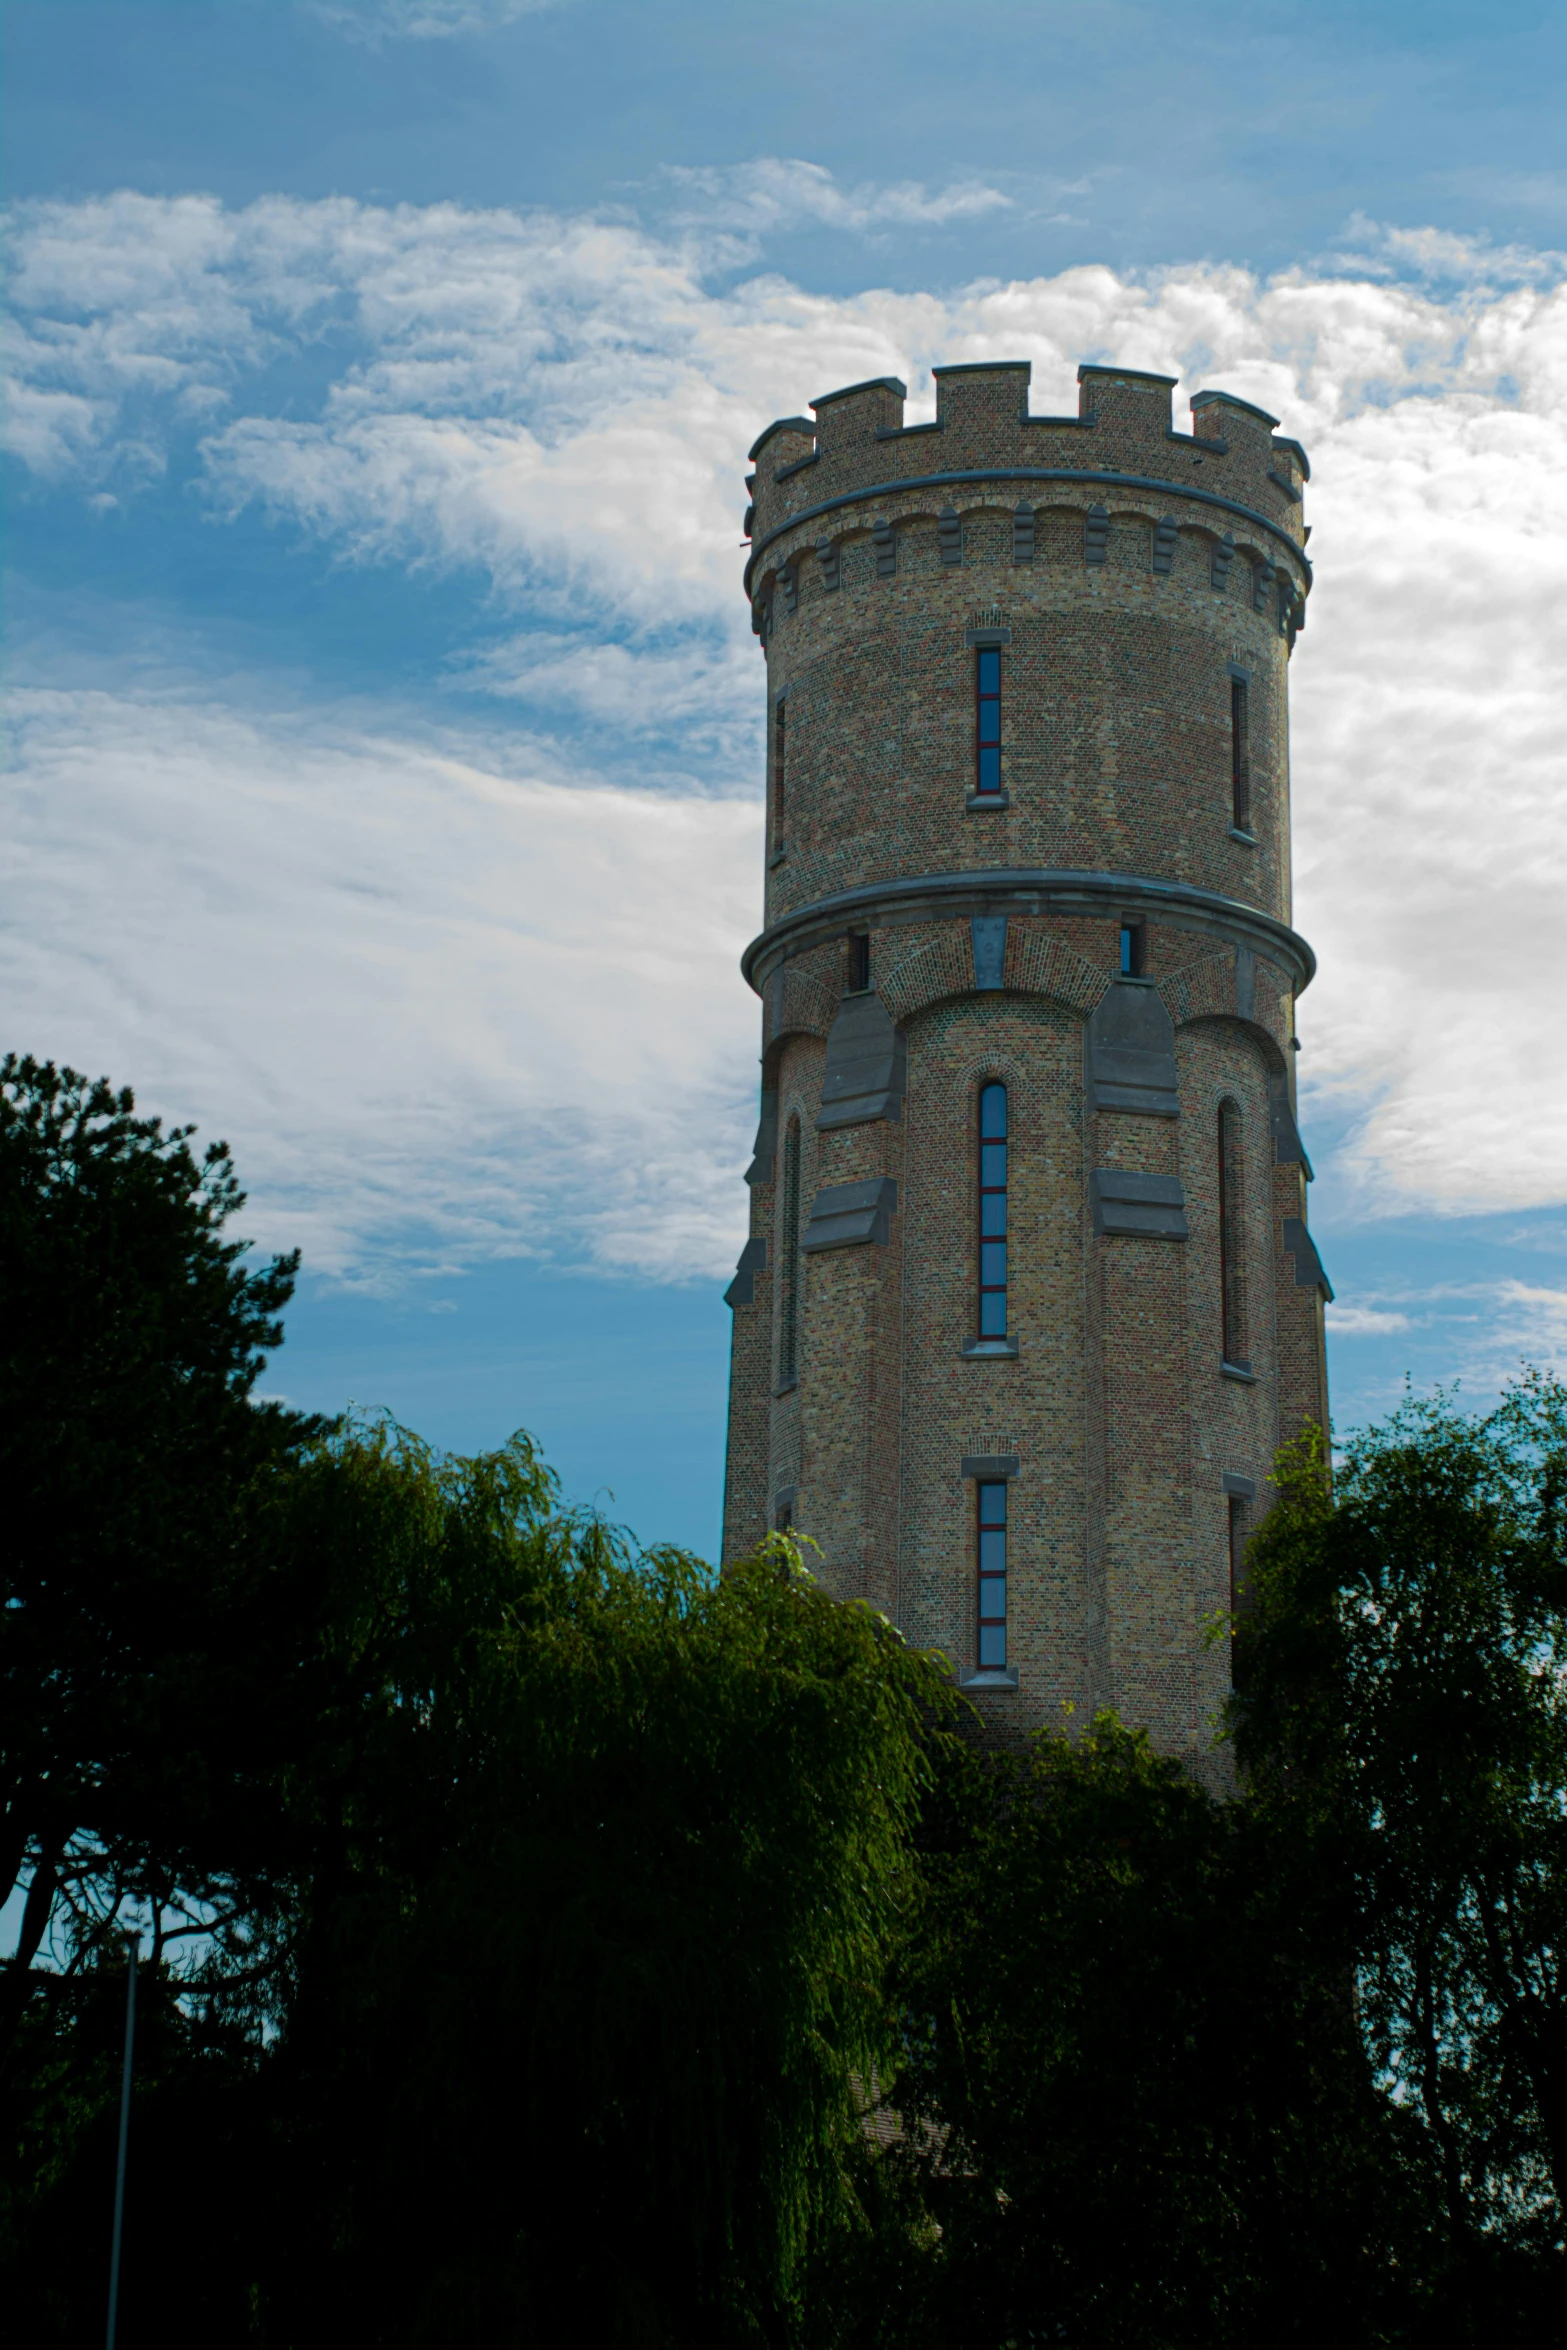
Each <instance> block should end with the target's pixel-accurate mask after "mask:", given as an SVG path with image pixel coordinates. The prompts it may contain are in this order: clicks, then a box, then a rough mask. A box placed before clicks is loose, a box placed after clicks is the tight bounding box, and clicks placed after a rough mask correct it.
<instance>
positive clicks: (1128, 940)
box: [1121, 930, 1132, 979]
mask: <svg viewBox="0 0 1567 2350" xmlns="http://www.w3.org/2000/svg"><path fill="white" fill-rule="evenodd" d="M1131 971H1132V934H1131V932H1130V931H1129V930H1123V931H1122V933H1121V977H1122V978H1123V979H1128V978H1130V977H1131Z"/></svg>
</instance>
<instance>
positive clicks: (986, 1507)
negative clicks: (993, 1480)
mask: <svg viewBox="0 0 1567 2350" xmlns="http://www.w3.org/2000/svg"><path fill="white" fill-rule="evenodd" d="M1006 1518H1007V1489H1006V1487H1005V1486H1004V1485H982V1486H981V1487H980V1489H979V1521H980V1524H981V1525H982V1526H1004V1525H1005V1524H1006Z"/></svg>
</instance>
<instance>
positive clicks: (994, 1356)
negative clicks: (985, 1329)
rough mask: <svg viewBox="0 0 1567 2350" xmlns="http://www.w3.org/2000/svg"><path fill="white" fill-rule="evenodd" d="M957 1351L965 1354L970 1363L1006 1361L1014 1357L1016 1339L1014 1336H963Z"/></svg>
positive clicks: (1015, 1353)
mask: <svg viewBox="0 0 1567 2350" xmlns="http://www.w3.org/2000/svg"><path fill="white" fill-rule="evenodd" d="M958 1352H959V1354H960V1355H964V1356H966V1357H967V1359H968V1361H969V1362H971V1363H974V1362H981V1363H982V1362H987V1361H996V1362H1007V1361H1011V1360H1015V1358H1016V1355H1017V1340H1016V1339H1015V1338H965V1339H964V1341H963V1344H962V1345H961V1346H960V1347H959V1349H958Z"/></svg>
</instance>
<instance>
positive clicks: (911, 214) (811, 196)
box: [661, 155, 1012, 235]
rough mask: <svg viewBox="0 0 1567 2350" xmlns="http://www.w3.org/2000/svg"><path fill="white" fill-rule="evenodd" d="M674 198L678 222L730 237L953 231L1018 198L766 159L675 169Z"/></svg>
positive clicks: (965, 184) (670, 170)
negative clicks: (806, 230) (799, 231)
mask: <svg viewBox="0 0 1567 2350" xmlns="http://www.w3.org/2000/svg"><path fill="white" fill-rule="evenodd" d="M661 177H662V180H663V182H664V185H665V186H666V187H667V189H668V190H669V191H670V192H671V194H672V195H673V196H674V198H675V201H674V203H673V204H672V205H671V207H670V215H671V218H672V219H673V220H674V221H675V222H676V223H681V222H688V223H695V222H701V223H703V224H708V225H712V226H716V227H718V228H720V229H722V230H725V231H727V232H730V233H741V232H744V231H746V230H750V231H754V232H763V231H767V230H773V229H780V228H798V227H801V226H804V225H806V224H810V225H812V226H817V227H821V228H834V229H845V230H848V231H850V232H851V233H854V234H859V235H865V234H867V233H870V232H873V231H875V230H878V229H893V228H947V227H950V226H951V225H952V223H953V222H954V221H964V220H976V219H980V218H982V217H983V216H984V215H985V214H986V213H990V212H1001V211H1008V210H1010V209H1011V206H1012V198H1011V197H1010V196H1008V195H1005V194H1004V193H1003V192H1002V190H1001V189H999V188H993V187H991V186H990V185H989V184H988V182H986V181H984V180H974V179H968V180H958V181H955V182H954V183H953V184H952V185H951V186H950V187H946V188H938V189H936V190H934V191H932V190H931V189H928V188H927V187H926V186H925V183H924V182H923V180H898V181H895V182H893V183H891V184H888V183H886V182H878V181H867V182H864V183H862V184H861V185H860V186H859V187H854V188H844V187H840V186H839V184H838V182H837V180H836V179H834V177H833V175H832V173H831V172H830V171H827V170H825V169H824V168H823V166H822V165H821V164H819V163H806V162H802V161H801V160H800V159H799V158H798V157H795V156H778V155H767V156H762V157H761V158H760V159H759V160H757V161H756V162H753V163H735V164H728V165H724V166H721V167H720V166H712V165H700V166H690V165H684V164H670V165H668V166H667V167H666V169H665V170H664V172H663V173H662V175H661Z"/></svg>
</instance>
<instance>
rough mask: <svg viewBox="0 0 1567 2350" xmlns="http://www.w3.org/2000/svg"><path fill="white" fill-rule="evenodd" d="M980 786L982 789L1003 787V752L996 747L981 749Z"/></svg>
mask: <svg viewBox="0 0 1567 2350" xmlns="http://www.w3.org/2000/svg"><path fill="white" fill-rule="evenodd" d="M978 788H979V789H980V790H981V791H999V790H1000V789H1001V753H1000V751H999V750H996V749H995V748H994V747H991V748H987V749H982V750H981V751H980V754H979V787H978Z"/></svg>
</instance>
